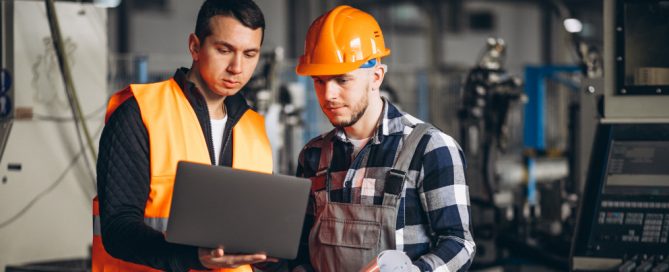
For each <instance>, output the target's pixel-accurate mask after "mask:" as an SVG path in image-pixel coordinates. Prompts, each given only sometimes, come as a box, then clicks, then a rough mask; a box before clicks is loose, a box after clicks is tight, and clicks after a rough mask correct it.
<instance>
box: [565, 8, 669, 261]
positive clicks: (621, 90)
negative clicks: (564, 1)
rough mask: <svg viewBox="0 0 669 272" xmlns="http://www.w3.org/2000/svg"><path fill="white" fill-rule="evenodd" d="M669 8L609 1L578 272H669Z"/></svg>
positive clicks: (573, 257) (576, 248) (576, 246)
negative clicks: (601, 106) (598, 118)
mask: <svg viewBox="0 0 669 272" xmlns="http://www.w3.org/2000/svg"><path fill="white" fill-rule="evenodd" d="M667 18H669V5H667V2H666V1H660V0H653V1H629V0H616V1H604V26H605V28H604V38H605V39H604V45H605V48H604V49H605V50H604V53H605V55H604V60H605V69H604V72H605V75H606V77H605V80H604V95H605V96H604V118H602V119H601V122H600V124H599V125H598V127H597V134H596V137H595V141H594V144H593V151H592V156H591V159H590V166H589V168H588V170H589V171H588V175H587V180H586V183H585V190H584V194H583V196H582V198H581V204H580V211H579V216H578V224H577V228H576V235H575V236H574V240H573V243H572V248H571V254H570V264H571V266H570V268H571V269H572V270H575V271H593V270H605V271H612V270H613V271H669V263H668V262H667V257H669V242H668V239H669V170H668V168H667V165H669V109H668V108H667V105H669V97H668V96H667V93H668V92H667V91H668V90H669V73H667V72H668V71H669V52H667V50H666V48H665V46H663V45H662V44H666V41H667V37H666V35H665V33H666V32H667V31H668V30H669V24H667V22H668V21H667Z"/></svg>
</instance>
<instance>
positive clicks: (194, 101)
mask: <svg viewBox="0 0 669 272" xmlns="http://www.w3.org/2000/svg"><path fill="white" fill-rule="evenodd" d="M188 71H189V69H188V68H184V67H181V68H179V69H177V71H176V72H175V73H174V76H173V78H174V81H176V83H177V84H178V85H179V87H180V88H181V90H183V92H184V94H185V95H186V98H188V100H189V101H190V102H191V105H193V108H194V109H195V110H198V111H207V102H206V101H205V100H204V97H203V96H202V94H200V92H199V91H198V89H197V87H196V86H195V83H193V82H191V81H189V80H188V76H187V75H188ZM223 103H225V110H226V114H227V116H228V121H232V122H233V123H236V121H237V120H239V118H241V116H242V115H243V114H244V113H245V112H246V111H247V110H249V109H251V107H250V106H249V105H248V104H247V103H246V99H244V96H243V95H242V94H241V91H239V92H237V93H236V94H234V95H232V96H228V97H226V98H225V102H223Z"/></svg>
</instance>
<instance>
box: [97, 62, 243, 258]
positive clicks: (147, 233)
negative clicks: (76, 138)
mask: <svg viewBox="0 0 669 272" xmlns="http://www.w3.org/2000/svg"><path fill="white" fill-rule="evenodd" d="M187 73H188V69H186V68H181V69H177V71H176V73H175V74H174V80H175V81H176V82H177V84H179V87H181V89H182V90H183V92H184V94H185V95H186V97H187V99H188V101H189V102H190V104H191V106H192V107H193V109H194V111H195V114H196V115H197V118H198V121H199V122H200V127H201V128H202V132H203V133H204V135H205V137H206V141H207V147H208V148H209V154H210V159H211V162H212V164H214V161H215V160H214V146H213V142H212V136H211V122H210V119H209V111H208V109H207V104H206V103H205V100H204V98H203V97H202V95H201V94H200V93H199V92H198V90H197V88H196V87H195V85H194V84H193V83H191V82H189V81H188V80H187V78H186V74H187ZM225 107H226V111H227V115H228V121H227V124H226V126H225V131H224V133H223V144H222V150H221V157H220V158H219V165H225V166H232V140H233V139H232V128H233V127H234V125H235V124H236V123H237V122H238V121H239V118H241V116H242V115H243V114H244V113H245V112H246V111H247V110H249V109H250V107H249V106H248V104H247V103H246V100H244V98H243V96H242V95H241V94H240V93H237V94H236V95H234V96H230V97H227V98H226V99H225ZM149 158H150V157H149V136H148V132H147V130H146V127H145V126H144V123H143V121H142V117H141V115H140V111H139V105H138V104H137V100H136V99H135V98H134V97H132V98H130V99H128V100H126V101H125V102H123V104H121V105H120V106H119V107H118V108H117V109H116V111H114V113H113V114H112V115H111V117H110V118H109V120H108V121H107V124H106V125H105V128H104V130H103V131H102V137H101V139H100V154H99V156H98V161H97V187H98V199H99V203H100V220H101V221H100V222H101V231H102V242H103V245H104V247H105V249H106V250H107V252H108V253H109V254H110V255H112V256H113V257H115V258H118V259H121V260H125V261H129V262H133V263H139V264H143V265H147V266H150V267H153V268H156V269H160V270H166V271H186V270H188V269H205V268H204V267H203V266H202V264H201V263H200V261H199V258H198V252H197V248H196V247H191V246H184V245H177V244H171V243H168V242H166V241H165V238H164V236H163V234H162V233H161V232H159V231H156V230H154V229H152V228H151V227H149V226H147V225H145V224H144V208H145V206H146V200H147V199H148V196H149V192H150V191H151V188H150V162H149Z"/></svg>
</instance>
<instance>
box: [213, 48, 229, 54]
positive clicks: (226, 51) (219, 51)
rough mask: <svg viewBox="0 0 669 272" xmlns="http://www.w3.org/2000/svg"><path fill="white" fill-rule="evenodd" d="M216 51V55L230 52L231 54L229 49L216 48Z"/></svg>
mask: <svg viewBox="0 0 669 272" xmlns="http://www.w3.org/2000/svg"><path fill="white" fill-rule="evenodd" d="M216 50H217V51H218V53H221V54H229V53H230V52H232V51H230V49H227V48H217V49H216Z"/></svg>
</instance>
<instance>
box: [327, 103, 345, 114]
mask: <svg viewBox="0 0 669 272" xmlns="http://www.w3.org/2000/svg"><path fill="white" fill-rule="evenodd" d="M344 108H346V106H344V105H338V106H327V107H325V109H326V110H327V111H329V112H333V113H335V112H339V111H341V110H343V109H344Z"/></svg>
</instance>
